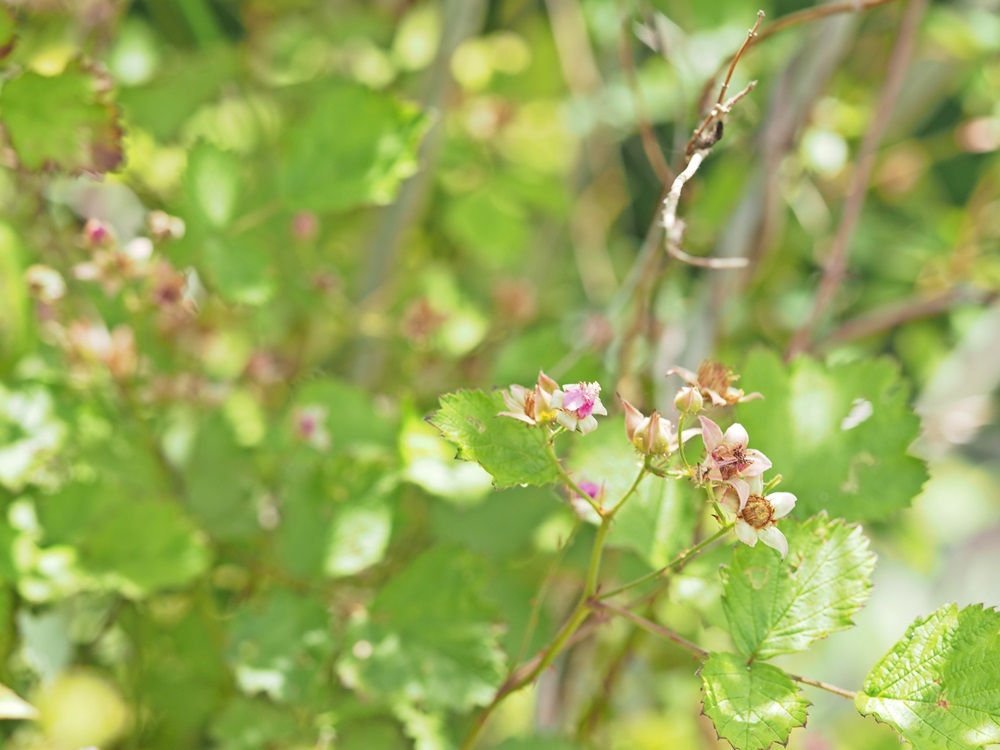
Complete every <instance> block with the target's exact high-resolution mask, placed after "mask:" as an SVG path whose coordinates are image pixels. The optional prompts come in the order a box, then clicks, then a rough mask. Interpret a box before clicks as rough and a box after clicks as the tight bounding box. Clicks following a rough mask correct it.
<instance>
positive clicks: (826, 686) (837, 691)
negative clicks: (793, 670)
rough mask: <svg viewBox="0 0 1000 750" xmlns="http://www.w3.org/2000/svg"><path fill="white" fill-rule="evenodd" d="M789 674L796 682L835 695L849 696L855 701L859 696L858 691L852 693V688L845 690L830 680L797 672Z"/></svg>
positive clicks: (848, 698)
mask: <svg viewBox="0 0 1000 750" xmlns="http://www.w3.org/2000/svg"><path fill="white" fill-rule="evenodd" d="M788 676H789V677H791V678H792V679H793V680H795V681H796V682H801V683H802V684H803V685H812V686H813V687H818V688H819V689H820V690H825V691H827V692H828V693H833V694H834V695H839V696H840V697H842V698H847V700H849V701H853V700H854V699H855V698H856V697H857V693H852V692H851V691H850V690H844V688H839V687H837V686H836V685H831V684H830V683H829V682H820V681H819V680H814V679H812V678H811V677H802V676H800V675H797V674H789V675H788Z"/></svg>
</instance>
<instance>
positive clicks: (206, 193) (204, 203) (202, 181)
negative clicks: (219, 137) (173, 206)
mask: <svg viewBox="0 0 1000 750" xmlns="http://www.w3.org/2000/svg"><path fill="white" fill-rule="evenodd" d="M240 172H241V165H240V160H239V159H238V158H237V156H236V155H235V154H233V153H230V152H229V151H223V150H222V149H219V148H216V147H215V146H213V145H212V144H210V143H204V142H202V143H199V144H198V145H197V146H195V147H194V149H192V151H191V153H190V154H189V155H188V165H187V175H186V177H185V183H186V186H187V192H188V199H189V200H190V201H191V205H192V207H193V208H194V210H195V211H197V212H198V214H199V215H200V217H201V218H202V219H204V220H205V221H207V222H208V224H209V225H211V226H213V227H216V228H219V227H224V226H226V225H227V224H228V223H229V220H230V219H232V218H233V212H234V211H235V210H236V204H237V201H238V200H239V196H240V181H241V176H240Z"/></svg>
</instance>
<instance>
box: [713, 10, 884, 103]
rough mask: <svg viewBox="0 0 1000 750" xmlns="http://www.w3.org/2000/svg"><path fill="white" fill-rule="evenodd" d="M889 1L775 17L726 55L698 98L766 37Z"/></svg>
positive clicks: (798, 12)
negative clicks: (730, 54)
mask: <svg viewBox="0 0 1000 750" xmlns="http://www.w3.org/2000/svg"><path fill="white" fill-rule="evenodd" d="M891 2H895V0H846V1H845V2H841V3H830V4H829V5H818V6H816V7H813V8H804V9H803V10H798V11H795V12H794V13H789V14H788V15H785V16H781V17H780V18H777V19H775V20H774V21H772V22H771V23H770V24H768V25H767V26H765V27H764V28H763V29H762V30H761V31H760V32H759V33H758V34H757V35H756V37H755V38H754V39H753V40H752V41H751V40H749V39H748V40H747V41H744V42H743V45H742V46H741V47H740V49H739V50H738V51H737V52H735V53H734V54H733V55H732V56H730V57H727V58H726V59H725V60H723V61H722V62H721V63H720V64H719V67H718V68H717V69H716V71H715V73H713V74H712V76H711V78H709V79H708V80H707V81H706V82H705V86H704V88H703V89H702V95H701V97H700V98H699V100H700V101H705V100H707V99H708V97H709V95H710V94H711V92H712V91H714V90H715V82H716V81H717V80H718V79H719V76H720V75H722V71H724V70H725V69H726V66H727V65H728V66H730V70H732V64H733V62H734V61H735V60H737V59H739V57H741V56H742V55H743V54H744V53H745V52H747V51H748V50H749V48H750V47H752V46H756V45H757V44H758V43H759V42H762V41H764V40H765V39H767V38H768V37H772V36H774V35H775V34H777V33H779V32H781V31H785V30H786V29H790V28H793V27H795V26H801V25H802V24H805V23H812V22H813V21H819V20H820V19H822V18H827V17H828V16H835V15H839V14H840V13H851V12H857V13H862V12H864V11H866V10H870V9H871V8H877V7H878V6H880V5H887V4H889V3H891Z"/></svg>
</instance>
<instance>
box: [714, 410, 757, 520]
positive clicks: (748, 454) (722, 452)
mask: <svg viewBox="0 0 1000 750" xmlns="http://www.w3.org/2000/svg"><path fill="white" fill-rule="evenodd" d="M699 419H700V420H701V435H702V438H703V439H704V441H705V450H706V452H707V453H708V456H707V458H706V461H705V464H704V466H703V469H702V470H703V476H704V477H705V478H707V479H710V480H712V481H713V482H718V483H720V484H727V485H729V486H730V487H732V488H733V489H734V490H736V493H737V496H738V497H739V500H740V505H739V509H740V511H742V510H743V508H744V507H745V506H746V504H747V500H748V498H749V497H750V486H749V485H748V484H747V482H746V480H747V479H752V478H754V477H759V476H761V475H762V474H763V473H764V472H765V471H767V470H768V469H770V468H771V461H770V459H768V457H767V456H765V455H764V454H763V453H761V452H760V451H758V450H753V449H751V448H747V443H749V442H750V437H749V436H748V435H747V431H746V430H745V429H744V428H743V425H741V424H734V425H730V427H729V429H727V430H726V432H725V434H723V432H722V428H720V427H719V425H717V424H716V423H715V422H713V421H712V420H711V419H708V418H707V417H699Z"/></svg>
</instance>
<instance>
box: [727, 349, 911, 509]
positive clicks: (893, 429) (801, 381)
mask: <svg viewBox="0 0 1000 750" xmlns="http://www.w3.org/2000/svg"><path fill="white" fill-rule="evenodd" d="M741 374H742V379H741V380H740V385H741V386H742V387H744V388H745V389H746V390H748V391H760V392H761V393H763V394H764V396H765V398H764V399H763V400H755V401H750V402H747V403H746V404H742V405H740V406H739V412H738V416H737V420H738V421H739V422H741V423H742V424H743V426H744V427H746V428H747V431H748V432H749V434H750V446H751V447H752V448H757V449H759V450H761V451H763V452H764V454H765V455H766V456H767V457H768V458H770V459H771V461H772V462H773V464H774V471H775V472H780V473H781V475H782V476H783V477H784V478H785V482H784V483H783V484H782V487H781V488H782V489H783V490H788V491H789V492H793V493H794V494H795V495H796V496H797V497H798V504H797V505H796V511H797V512H798V513H800V514H801V515H803V516H810V515H813V514H815V513H818V512H820V511H821V510H826V511H828V512H829V513H830V515H831V516H835V517H837V516H839V517H841V518H846V519H847V520H849V521H862V520H871V519H879V518H885V517H887V516H889V515H891V514H892V513H894V512H895V511H897V510H899V509H901V508H905V507H907V506H908V505H909V504H910V502H911V501H912V499H913V498H914V497H915V496H916V495H917V494H918V493H919V492H920V488H921V487H922V486H923V483H924V482H925V481H926V479H927V469H926V467H925V466H924V463H923V461H921V460H919V459H917V458H914V457H913V456H911V455H909V454H908V453H907V448H908V447H909V445H910V444H911V443H912V442H913V441H914V440H915V439H916V438H917V436H918V434H919V431H920V420H919V418H918V417H917V416H916V414H914V413H913V411H912V410H911V409H910V407H909V404H908V400H909V388H908V386H907V384H906V383H905V381H903V379H902V378H901V376H900V374H899V369H898V367H897V366H896V365H895V364H894V363H893V362H891V361H890V360H886V359H866V360H862V361H858V362H851V363H848V364H842V365H831V366H825V365H823V364H821V363H819V362H816V361H814V360H811V359H807V358H804V357H803V358H800V359H797V360H796V361H795V362H793V363H792V364H791V365H785V364H783V363H782V362H781V360H780V358H779V357H778V355H777V354H774V353H772V352H768V351H763V350H760V351H755V352H753V353H752V354H751V355H750V357H749V358H748V359H747V362H746V364H745V365H744V367H743V369H742V371H741Z"/></svg>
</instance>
